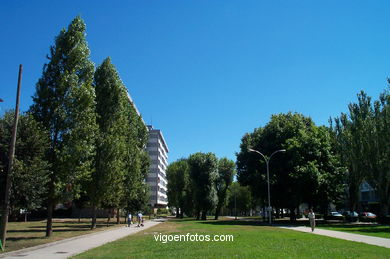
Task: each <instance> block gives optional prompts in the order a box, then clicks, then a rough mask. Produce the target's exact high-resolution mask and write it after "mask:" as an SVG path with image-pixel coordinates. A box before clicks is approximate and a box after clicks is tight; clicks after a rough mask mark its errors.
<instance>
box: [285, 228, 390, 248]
mask: <svg viewBox="0 0 390 259" xmlns="http://www.w3.org/2000/svg"><path fill="white" fill-rule="evenodd" d="M281 228H285V229H291V230H296V231H301V232H308V233H313V234H317V235H322V236H328V237H335V238H339V239H345V240H350V241H355V242H361V243H366V244H370V245H376V246H383V247H387V248H390V238H382V237H373V236H366V235H358V234H352V233H347V232H341V231H333V230H326V229H320V228H316V229H315V230H314V232H311V228H310V227H297V226H281Z"/></svg>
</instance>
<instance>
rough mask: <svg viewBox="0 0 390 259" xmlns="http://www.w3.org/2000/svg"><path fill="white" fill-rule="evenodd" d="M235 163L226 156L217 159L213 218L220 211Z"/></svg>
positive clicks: (216, 217) (230, 182) (216, 216)
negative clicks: (215, 199)
mask: <svg viewBox="0 0 390 259" xmlns="http://www.w3.org/2000/svg"><path fill="white" fill-rule="evenodd" d="M235 167H236V165H235V163H234V162H233V161H232V160H229V159H227V158H221V159H220V160H219V161H218V178H217V180H216V181H215V189H216V191H217V197H218V203H217V206H216V208H215V219H216V220H217V219H218V216H219V214H220V212H221V208H222V207H223V206H224V205H225V202H226V192H227V190H228V188H229V186H230V185H231V184H232V182H233V176H234V173H235Z"/></svg>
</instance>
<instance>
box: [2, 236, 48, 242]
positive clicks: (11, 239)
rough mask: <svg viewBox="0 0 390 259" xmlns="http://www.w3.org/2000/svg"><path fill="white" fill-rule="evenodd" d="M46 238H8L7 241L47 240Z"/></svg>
mask: <svg viewBox="0 0 390 259" xmlns="http://www.w3.org/2000/svg"><path fill="white" fill-rule="evenodd" d="M45 238H46V237H7V241H21V240H35V239H45Z"/></svg>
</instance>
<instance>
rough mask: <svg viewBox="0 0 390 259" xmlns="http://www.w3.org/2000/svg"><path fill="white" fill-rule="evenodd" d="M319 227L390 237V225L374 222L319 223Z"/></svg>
mask: <svg viewBox="0 0 390 259" xmlns="http://www.w3.org/2000/svg"><path fill="white" fill-rule="evenodd" d="M318 227H319V228H323V229H328V230H336V231H343V232H349V233H353V234H360V235H367V236H374V237H384V238H390V226H389V225H387V226H385V225H374V224H372V225H371V224H340V225H336V224H324V225H319V226H318ZM389 242H390V239H389Z"/></svg>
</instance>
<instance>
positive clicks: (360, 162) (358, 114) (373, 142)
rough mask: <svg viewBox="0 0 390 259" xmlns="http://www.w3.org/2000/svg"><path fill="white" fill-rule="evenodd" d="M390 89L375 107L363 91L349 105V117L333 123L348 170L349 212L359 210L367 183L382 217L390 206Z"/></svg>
mask: <svg viewBox="0 0 390 259" xmlns="http://www.w3.org/2000/svg"><path fill="white" fill-rule="evenodd" d="M389 101H390V97H389V90H387V91H385V92H384V93H382V94H381V95H380V97H379V100H377V101H375V102H374V104H373V103H372V101H371V97H369V96H367V94H366V93H365V92H363V91H361V92H360V93H359V94H358V101H357V103H351V104H349V106H348V108H349V114H344V113H343V114H341V116H340V117H338V118H336V119H335V120H334V127H333V130H334V132H335V134H336V136H337V139H338V143H339V145H338V148H339V150H340V154H341V157H342V160H343V162H344V163H345V165H346V166H347V167H348V187H349V201H350V202H349V203H350V210H356V208H357V203H358V198H359V187H360V185H361V183H362V182H363V181H364V180H365V181H367V182H369V183H370V185H371V186H372V187H373V188H374V189H375V190H376V191H377V193H378V196H379V198H380V206H381V211H380V214H381V216H386V215H387V214H388V211H389V203H390V165H389V163H388V161H389V158H390V150H389V145H388V143H389V142H390V136H389V125H390V116H389V109H390V108H389Z"/></svg>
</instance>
